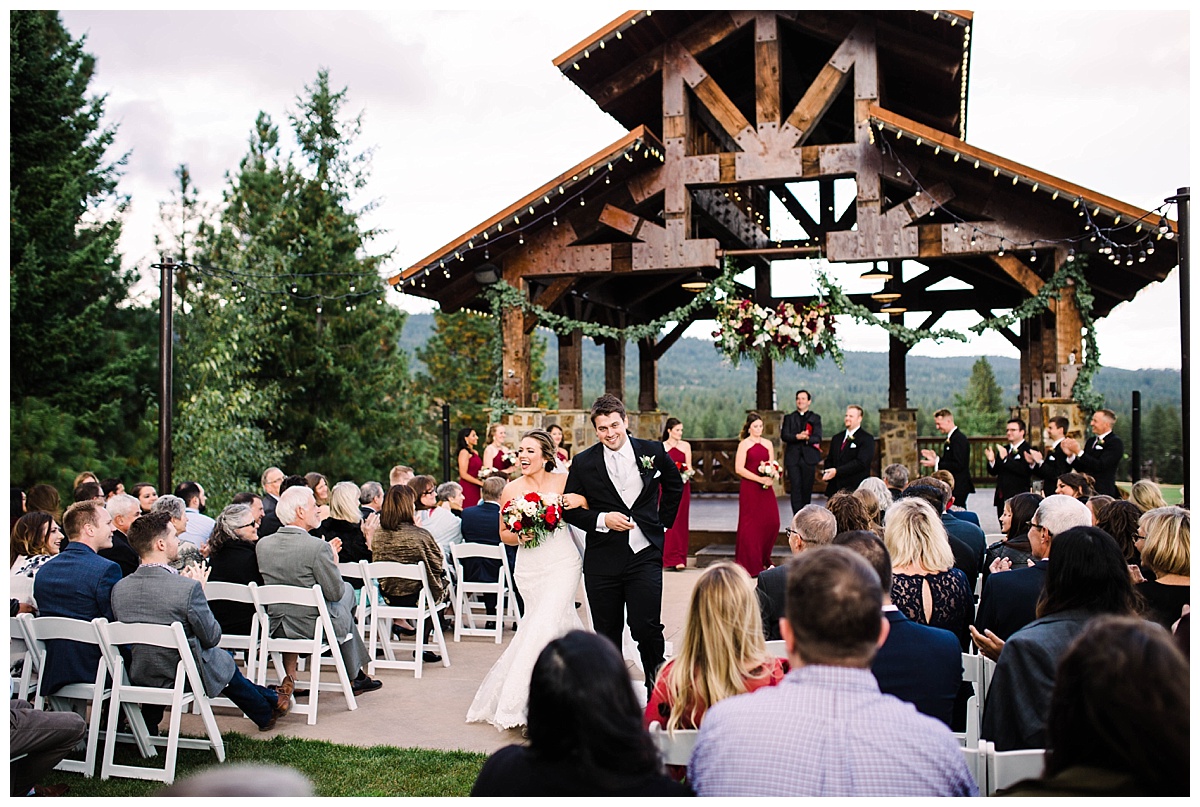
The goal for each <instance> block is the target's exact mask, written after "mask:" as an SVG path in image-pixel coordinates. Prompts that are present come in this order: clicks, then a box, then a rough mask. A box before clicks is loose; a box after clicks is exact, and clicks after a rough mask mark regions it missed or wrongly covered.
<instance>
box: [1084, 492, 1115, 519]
mask: <svg viewBox="0 0 1200 807" xmlns="http://www.w3.org/2000/svg"><path fill="white" fill-rule="evenodd" d="M1115 501H1116V499H1114V498H1113V497H1112V496H1105V495H1104V494H1103V493H1097V494H1096V495H1095V496H1091V497H1089V498H1088V500H1087V501H1086V502H1084V504H1086V505H1087V509H1089V510H1091V511H1092V525H1093V526H1096V527H1099V526H1100V518H1101V517H1102V516H1103V515H1104V511H1105V510H1107V509H1108V506H1109V505H1110V504H1112V503H1113V502H1115Z"/></svg>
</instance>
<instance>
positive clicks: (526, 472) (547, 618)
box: [467, 429, 587, 730]
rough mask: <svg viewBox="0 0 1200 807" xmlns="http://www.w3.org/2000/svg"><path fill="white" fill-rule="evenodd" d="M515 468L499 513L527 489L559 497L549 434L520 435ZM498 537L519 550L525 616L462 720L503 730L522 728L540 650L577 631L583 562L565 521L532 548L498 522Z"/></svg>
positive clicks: (569, 498)
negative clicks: (515, 474)
mask: <svg viewBox="0 0 1200 807" xmlns="http://www.w3.org/2000/svg"><path fill="white" fill-rule="evenodd" d="M517 465H518V468H519V469H520V471H521V476H520V477H518V478H517V479H515V480H513V481H512V482H509V483H508V485H507V486H506V487H505V488H504V492H503V493H502V494H501V496H500V499H501V508H502V509H503V506H504V504H505V503H507V502H508V501H509V500H511V499H514V498H517V497H519V496H524V495H525V494H526V493H529V492H531V491H532V492H534V493H540V494H546V493H555V494H558V495H562V492H563V486H564V485H565V484H566V480H567V477H566V475H565V474H554V473H553V470H554V465H555V456H554V443H553V441H552V440H551V438H550V435H549V434H547V433H546V432H544V431H542V430H541V429H534V430H533V431H530V432H526V433H525V434H524V435H522V437H521V443H520V446H519V447H518V449H517ZM563 506H564V507H566V508H568V509H571V508H575V507H587V500H586V499H584V498H583V497H582V496H580V495H578V494H575V493H571V494H567V495H566V496H565V497H564V500H563ZM500 537H501V539H503V541H504V542H505V543H507V544H516V545H517V547H518V548H517V564H516V569H515V570H514V573H513V576H514V577H515V578H516V583H517V588H518V589H520V591H521V596H522V597H523V598H524V600H525V613H524V616H523V617H522V619H521V629H520V630H519V631H517V633H516V634H515V635H514V636H513V639H512V642H511V643H510V644H509V646H508V649H507V650H505V651H504V654H503V655H501V656H500V659H499V660H498V661H497V662H496V663H495V664H494V665H492V669H491V670H489V671H488V674H487V677H485V678H484V679H483V683H482V684H481V685H480V687H479V691H478V692H476V693H475V700H474V701H473V702H472V703H471V708H470V709H468V710H467V722H468V723H484V722H486V723H491V724H492V725H493V726H495V727H496V728H497V729H500V730H504V729H510V728H513V727H515V726H523V725H525V707H526V705H527V703H528V701H529V678H530V675H531V674H532V673H533V665H534V662H536V661H537V658H538V656H539V655H540V654H541V652H542V650H543V649H544V648H545V647H546V645H548V644H549V643H550V642H552V641H553V640H555V639H557V638H558V637H560V636H562V635H564V634H566V633H567V632H568V631H570V630H573V629H576V628H581V627H582V624H581V623H580V621H579V617H578V616H577V615H576V613H575V592H576V590H577V589H578V587H579V578H580V574H581V573H582V570H583V562H582V560H581V559H580V557H579V551H578V549H576V547H575V543H574V541H572V540H571V535H570V533H569V532H568V531H567V525H566V523H565V522H561V523H560V524H559V526H558V529H556V530H555V531H554V532H553V533H552V534H551V535H550V537H548V538H546V539H544V540H543V541H541V542H540V543H539V544H538V545H537V546H535V547H533V548H528V547H526V546H524V545H523V544H522V543H521V542H520V540H519V539H518V537H517V536H516V535H515V534H514V533H512V532H510V531H509V530H507V529H505V527H504V525H503V523H501V526H500Z"/></svg>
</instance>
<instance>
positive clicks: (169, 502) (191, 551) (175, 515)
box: [150, 494, 204, 570]
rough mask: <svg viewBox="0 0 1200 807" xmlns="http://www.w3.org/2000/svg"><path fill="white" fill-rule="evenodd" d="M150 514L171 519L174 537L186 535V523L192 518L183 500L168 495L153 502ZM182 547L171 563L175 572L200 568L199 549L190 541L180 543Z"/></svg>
mask: <svg viewBox="0 0 1200 807" xmlns="http://www.w3.org/2000/svg"><path fill="white" fill-rule="evenodd" d="M150 512H151V513H166V514H167V515H169V516H170V517H171V523H172V524H174V525H175V535H176V536H180V535H187V528H188V521H189V520H190V519H191V518H192V516H191V514H190V513H188V512H187V505H186V504H185V503H184V501H183V499H181V498H179V497H178V496H172V495H170V494H168V495H166V496H159V497H158V498H157V499H156V500H155V501H154V506H153V507H151V508H150ZM181 543H182V546H180V547H179V558H178V559H177V560H174V561H172V563H173V564H175V568H176V569H177V570H182V569H184V568H185V567H187V566H201V565H203V563H204V553H203V552H201V551H200V547H199V546H197V545H196V544H193V543H191V542H190V541H186V540H184V541H182V542H181Z"/></svg>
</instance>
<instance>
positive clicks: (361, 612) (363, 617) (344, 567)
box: [338, 560, 371, 643]
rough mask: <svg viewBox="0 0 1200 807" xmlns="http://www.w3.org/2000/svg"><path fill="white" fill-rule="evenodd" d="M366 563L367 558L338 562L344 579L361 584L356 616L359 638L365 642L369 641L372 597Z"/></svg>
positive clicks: (339, 571)
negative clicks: (369, 592)
mask: <svg viewBox="0 0 1200 807" xmlns="http://www.w3.org/2000/svg"><path fill="white" fill-rule="evenodd" d="M364 564H366V561H365V560H356V561H351V562H348V563H339V564H338V574H340V575H341V576H342V579H343V580H346V581H347V582H348V581H349V580H358V581H359V583H360V585H359V588H358V609H357V610H358V615H357V616H356V617H355V627H357V628H358V638H360V639H362V640H363V642H364V643H366V641H367V612H368V611H369V610H370V607H371V606H370V598H369V597H368V596H367V592H366V590H365V589H366V587H367V586H366V583H367V572H366V570H365V569H363V565H364Z"/></svg>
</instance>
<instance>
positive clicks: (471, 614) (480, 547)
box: [450, 543, 511, 644]
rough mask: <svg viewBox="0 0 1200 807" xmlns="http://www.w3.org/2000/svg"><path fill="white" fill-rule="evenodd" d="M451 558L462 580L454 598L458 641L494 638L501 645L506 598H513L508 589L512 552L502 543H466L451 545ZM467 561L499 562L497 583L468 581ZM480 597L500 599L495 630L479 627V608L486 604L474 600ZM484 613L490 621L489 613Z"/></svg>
mask: <svg viewBox="0 0 1200 807" xmlns="http://www.w3.org/2000/svg"><path fill="white" fill-rule="evenodd" d="M450 555H451V558H452V559H453V561H454V573H455V575H456V576H457V577H458V589H457V590H456V592H455V595H454V617H455V618H454V641H456V642H457V641H461V637H463V636H494V637H495V639H496V644H500V642H501V641H502V640H503V636H504V615H505V597H506V596H511V595H510V591H509V588H508V580H509V576H510V575H509V569H508V553H507V552H505V551H504V547H503V546H500V545H499V544H479V543H462V544H451V545H450ZM464 558H484V559H487V560H495V561H499V563H500V568H499V569H497V573H496V582H494V583H486V582H476V581H472V580H467V578H466V575H465V574H464V572H463V565H462V561H463V559H464ZM476 594H490V595H492V596H494V597H495V598H496V605H495V608H496V613H495V614H492V616H491V618H492V620H493V626H492V627H491V628H487V627H476V626H475V616H476V610H475V606H482V605H483V603H482V602H481V601H473V600H472V597H473V595H476ZM480 613H481V614H482V616H483V618H484V621H486V620H487V613H486V611H484V612H480ZM464 623H466V624H464Z"/></svg>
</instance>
